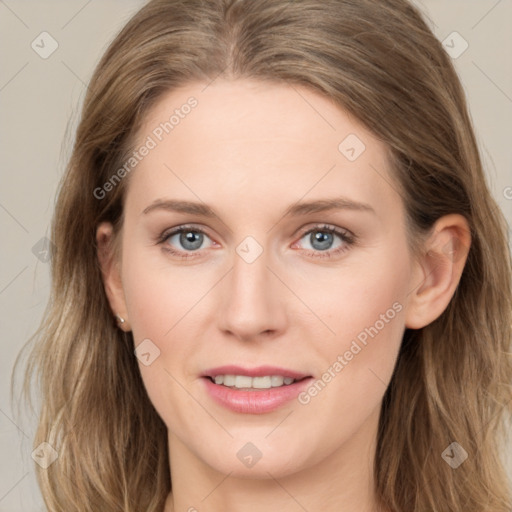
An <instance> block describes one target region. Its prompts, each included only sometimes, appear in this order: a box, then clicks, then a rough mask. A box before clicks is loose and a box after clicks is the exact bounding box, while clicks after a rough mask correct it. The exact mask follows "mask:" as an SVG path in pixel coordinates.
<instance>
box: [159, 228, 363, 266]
mask: <svg viewBox="0 0 512 512" xmlns="http://www.w3.org/2000/svg"><path fill="white" fill-rule="evenodd" d="M188 232H193V233H201V234H203V235H206V236H208V234H207V233H206V231H204V230H203V229H201V228H199V227H196V226H186V225H184V226H179V227H178V228H174V229H173V230H171V231H164V232H163V233H162V234H161V235H160V236H159V237H158V239H157V244H158V245H162V248H163V249H164V250H165V251H166V252H168V253H170V254H172V255H173V256H176V257H177V258H180V259H188V258H195V257H196V256H195V254H194V253H196V252H198V251H197V250H196V251H187V252H181V251H176V250H175V249H173V248H172V247H171V246H170V245H168V244H167V245H166V246H165V245H164V244H165V242H167V240H169V238H170V237H171V236H173V235H176V234H179V233H188ZM314 232H321V233H330V234H333V235H338V236H339V238H340V239H341V240H342V242H343V245H341V246H340V247H338V248H336V249H330V250H327V251H318V250H317V251H311V250H308V249H305V251H306V252H307V254H308V256H312V257H313V258H332V257H333V256H336V255H338V254H340V253H342V252H344V251H347V250H348V249H349V248H350V247H351V246H352V245H354V244H355V243H356V240H357V237H356V236H355V235H354V234H353V233H350V232H348V231H346V230H342V229H340V228H336V227H334V226H330V225H327V224H323V225H318V226H314V227H313V228H309V229H308V230H307V231H304V232H303V233H302V234H301V235H300V238H299V239H302V238H304V236H305V235H309V234H310V233H314Z"/></svg>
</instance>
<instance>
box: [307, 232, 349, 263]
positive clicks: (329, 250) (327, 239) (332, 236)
mask: <svg viewBox="0 0 512 512" xmlns="http://www.w3.org/2000/svg"><path fill="white" fill-rule="evenodd" d="M336 238H338V243H336ZM302 239H305V240H306V243H307V244H309V247H306V251H307V252H308V255H310V256H313V257H314V258H330V257H332V256H336V255H339V254H341V253H342V252H345V251H347V250H348V249H349V248H350V246H351V245H353V244H354V243H355V239H356V238H355V235H353V234H352V233H350V232H348V231H346V230H342V229H340V228H337V227H335V226H328V225H322V226H315V227H314V228H312V229H309V230H308V231H306V232H305V233H303V234H302V237H301V240H302Z"/></svg>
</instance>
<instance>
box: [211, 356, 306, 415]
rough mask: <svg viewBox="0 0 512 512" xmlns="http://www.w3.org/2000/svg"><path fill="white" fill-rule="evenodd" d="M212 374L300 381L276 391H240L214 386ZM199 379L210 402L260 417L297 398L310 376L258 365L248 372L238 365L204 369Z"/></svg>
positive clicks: (219, 385) (277, 388)
mask: <svg viewBox="0 0 512 512" xmlns="http://www.w3.org/2000/svg"><path fill="white" fill-rule="evenodd" d="M215 375H248V376H250V377H262V376H265V375H281V376H283V377H291V378H293V379H300V380H297V382H294V383H293V384H288V385H284V386H280V387H276V388H268V389H255V390H253V391H242V390H237V389H231V388H228V387H226V386H223V385H222V384H215V382H213V381H212V380H211V378H212V377H214V376H215ZM201 377H202V379H201V380H202V381H203V382H204V386H205V390H206V392H207V393H208V394H209V395H210V397H211V398H212V400H214V401H215V402H216V403H217V404H219V405H222V406H223V407H226V408H227V409H229V410H231V411H233V412H237V413H241V414H264V413H268V412H272V411H275V410H276V409H279V408H280V407H282V406H283V405H284V404H286V403H287V402H290V401H291V400H293V399H295V398H297V396H298V395H299V393H300V392H301V391H303V390H304V389H305V388H306V387H307V386H308V385H309V384H310V383H311V382H312V381H313V377H312V376H307V375H305V374H301V373H298V372H295V371H292V370H286V369H284V368H278V367H275V366H259V367H258V368H251V369H248V368H241V367H240V366H220V367H218V368H213V369H211V370H207V371H206V372H204V374H203V375H202V376H201Z"/></svg>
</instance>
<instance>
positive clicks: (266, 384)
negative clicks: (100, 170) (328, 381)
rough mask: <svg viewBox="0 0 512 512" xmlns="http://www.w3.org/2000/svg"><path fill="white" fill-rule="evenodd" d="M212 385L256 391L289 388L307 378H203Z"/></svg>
mask: <svg viewBox="0 0 512 512" xmlns="http://www.w3.org/2000/svg"><path fill="white" fill-rule="evenodd" d="M205 378H207V379H209V380H210V381H211V382H213V383H214V384H217V385H219V386H224V387H227V388H230V389H239V390H240V391H256V390H259V389H271V388H281V387H283V386H290V385H291V384H294V383H295V382H300V381H302V380H304V379H307V378H308V377H302V378H299V379H294V378H292V377H284V376H283V375H262V376H260V377H251V376H249V375H233V374H219V375H215V376H214V377H213V376H207V377H205Z"/></svg>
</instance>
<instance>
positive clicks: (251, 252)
mask: <svg viewBox="0 0 512 512" xmlns="http://www.w3.org/2000/svg"><path fill="white" fill-rule="evenodd" d="M270 260H271V258H270V253H269V252H268V251H266V250H265V248H264V247H263V244H262V243H260V242H258V241H257V240H256V238H255V237H253V236H247V237H246V238H244V239H243V240H242V242H241V243H239V244H238V246H237V247H236V248H235V254H234V255H233V266H232V271H231V272H230V273H229V277H228V278H227V279H226V283H225V285H224V290H223V292H224V301H223V310H222V311H221V312H219V318H220V319H221V320H220V322H221V325H220V327H221V328H222V329H223V330H227V331H231V332H232V333H233V334H235V335H236V336H238V337H241V338H247V339H249V338H251V337H254V336H257V335H259V334H260V333H263V332H265V331H274V330H280V329H281V328H282V322H283V319H284V311H283V309H282V308H283V302H282V300H280V299H279V297H280V292H279V290H278V289H277V283H276V282H275V281H276V279H275V277H274V276H273V274H272V272H271V271H270V270H269V268H268V265H270V264H271V262H270Z"/></svg>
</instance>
